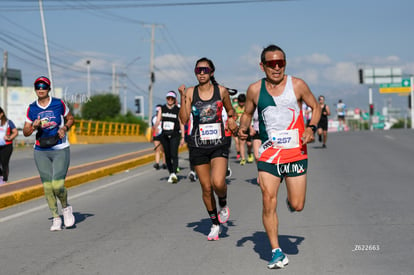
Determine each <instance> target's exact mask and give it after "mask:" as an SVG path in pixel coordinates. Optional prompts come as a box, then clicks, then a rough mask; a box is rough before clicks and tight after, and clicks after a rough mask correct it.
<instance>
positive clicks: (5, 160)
mask: <svg viewBox="0 0 414 275" xmlns="http://www.w3.org/2000/svg"><path fill="white" fill-rule="evenodd" d="M12 152H13V144H7V145H3V146H0V163H1V167H0V177H1V176H3V181H8V180H9V162H10V157H11V154H12Z"/></svg>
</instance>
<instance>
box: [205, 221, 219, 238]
mask: <svg viewBox="0 0 414 275" xmlns="http://www.w3.org/2000/svg"><path fill="white" fill-rule="evenodd" d="M219 233H220V225H218V224H213V225H212V226H211V229H210V233H209V234H208V236H207V240H209V241H218V239H219Z"/></svg>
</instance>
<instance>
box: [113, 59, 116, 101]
mask: <svg viewBox="0 0 414 275" xmlns="http://www.w3.org/2000/svg"><path fill="white" fill-rule="evenodd" d="M112 93H113V94H116V69H115V64H112Z"/></svg>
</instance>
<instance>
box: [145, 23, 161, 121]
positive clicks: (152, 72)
mask: <svg viewBox="0 0 414 275" xmlns="http://www.w3.org/2000/svg"><path fill="white" fill-rule="evenodd" d="M160 26H161V25H156V24H151V52H150V84H149V87H148V125H149V126H151V117H152V94H153V88H154V82H155V74H154V43H155V27H160ZM145 27H149V26H145Z"/></svg>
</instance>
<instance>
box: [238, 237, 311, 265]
mask: <svg viewBox="0 0 414 275" xmlns="http://www.w3.org/2000/svg"><path fill="white" fill-rule="evenodd" d="M304 239H305V238H303V237H299V236H289V235H279V244H280V248H281V249H282V250H283V252H284V253H286V254H289V255H296V254H298V253H299V248H298V246H299V245H300V244H301V243H302V241H303V240H304ZM248 241H251V242H253V244H254V248H253V249H254V251H255V252H256V253H257V254H259V257H260V259H262V260H266V261H270V260H271V258H272V253H271V250H272V248H271V247H270V243H269V239H268V238H267V234H266V232H263V231H261V232H259V231H256V232H254V233H253V235H252V236H246V237H244V238H242V239H240V240H238V241H237V244H236V245H237V246H238V247H241V246H243V245H244V243H246V242H248Z"/></svg>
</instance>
